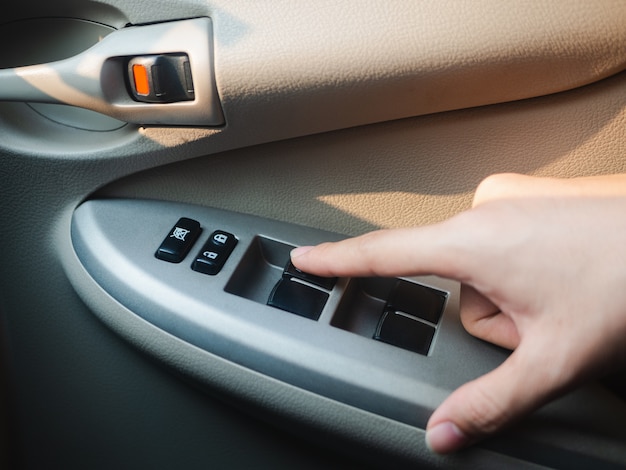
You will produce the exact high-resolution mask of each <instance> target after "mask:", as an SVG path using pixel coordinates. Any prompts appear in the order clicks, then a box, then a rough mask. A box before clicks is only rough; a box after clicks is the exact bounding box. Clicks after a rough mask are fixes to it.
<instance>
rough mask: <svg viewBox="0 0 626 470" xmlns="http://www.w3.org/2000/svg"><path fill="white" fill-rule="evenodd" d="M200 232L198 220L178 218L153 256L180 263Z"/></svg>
mask: <svg viewBox="0 0 626 470" xmlns="http://www.w3.org/2000/svg"><path fill="white" fill-rule="evenodd" d="M200 232H202V229H201V228H200V223H199V222H197V221H195V220H192V219H188V218H186V217H182V218H180V219H178V222H176V225H174V227H172V229H171V230H170V232H169V234H168V235H167V236H166V237H165V239H164V240H163V242H162V243H161V246H159V248H158V250H157V251H156V253H155V256H156V257H157V258H158V259H161V260H163V261H169V262H170V263H180V262H181V261H182V260H183V259H184V258H185V256H187V253H189V250H190V248H191V246H192V245H193V244H194V243H195V241H196V240H197V239H198V236H199V235H200Z"/></svg>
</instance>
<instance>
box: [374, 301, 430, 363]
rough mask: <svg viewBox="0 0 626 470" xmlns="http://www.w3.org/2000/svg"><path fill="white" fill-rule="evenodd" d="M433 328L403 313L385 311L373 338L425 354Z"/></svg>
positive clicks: (428, 347)
mask: <svg viewBox="0 0 626 470" xmlns="http://www.w3.org/2000/svg"><path fill="white" fill-rule="evenodd" d="M434 336H435V328H434V327H432V326H430V325H427V324H425V323H422V322H421V321H419V320H416V319H413V318H410V317H407V316H405V315H402V314H399V313H396V312H393V311H386V312H385V313H383V316H382V317H381V320H380V323H379V325H378V328H377V329H376V334H375V335H374V339H376V340H378V341H383V342H385V343H388V344H392V345H394V346H397V347H399V348H402V349H407V350H409V351H413V352H416V353H419V354H423V355H427V354H428V350H429V349H430V343H431V342H432V340H433V337H434Z"/></svg>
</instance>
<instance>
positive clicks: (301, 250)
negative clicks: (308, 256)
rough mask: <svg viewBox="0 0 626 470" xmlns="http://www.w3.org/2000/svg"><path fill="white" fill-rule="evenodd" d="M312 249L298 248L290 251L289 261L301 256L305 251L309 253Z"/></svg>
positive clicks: (309, 247)
mask: <svg viewBox="0 0 626 470" xmlns="http://www.w3.org/2000/svg"><path fill="white" fill-rule="evenodd" d="M312 249H313V247H312V246H299V247H298V248H294V249H293V250H291V259H293V258H297V257H298V256H302V255H303V254H305V253H306V252H307V251H311V250H312Z"/></svg>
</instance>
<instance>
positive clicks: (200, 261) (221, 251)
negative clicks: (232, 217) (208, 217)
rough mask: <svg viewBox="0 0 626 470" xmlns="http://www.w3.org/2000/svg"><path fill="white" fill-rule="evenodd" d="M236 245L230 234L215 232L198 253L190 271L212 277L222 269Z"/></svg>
mask: <svg viewBox="0 0 626 470" xmlns="http://www.w3.org/2000/svg"><path fill="white" fill-rule="evenodd" d="M236 245H237V238H236V237H235V236H234V235H233V234H232V233H228V232H224V231H222V230H216V231H215V232H213V233H212V234H211V236H210V237H209V239H208V240H207V242H206V243H205V244H204V246H203V247H202V249H201V250H200V251H199V252H198V255H197V256H196V259H195V260H194V262H193V264H192V265H191V269H193V270H194V271H198V272H200V273H204V274H210V275H211V276H214V275H215V274H217V273H219V272H220V270H221V269H222V268H223V267H224V263H226V260H227V259H228V257H229V256H230V254H231V253H232V251H233V249H234V248H235V246H236Z"/></svg>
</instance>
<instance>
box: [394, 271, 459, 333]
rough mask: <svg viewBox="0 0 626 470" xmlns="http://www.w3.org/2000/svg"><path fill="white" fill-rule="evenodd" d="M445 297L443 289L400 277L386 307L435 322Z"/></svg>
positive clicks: (437, 320) (441, 310)
mask: <svg viewBox="0 0 626 470" xmlns="http://www.w3.org/2000/svg"><path fill="white" fill-rule="evenodd" d="M446 297H447V294H446V293H445V292H443V291H439V290H436V289H433V288H431V287H426V286H423V285H421V284H415V283H413V282H408V281H404V280H401V279H400V280H399V281H398V283H397V284H396V285H395V287H394V288H393V291H392V292H391V295H390V296H389V300H388V302H387V307H386V309H388V310H395V311H399V312H404V313H408V314H409V315H413V316H415V317H418V318H421V319H422V320H426V321H429V322H431V323H434V324H437V323H438V322H439V318H440V317H441V313H442V312H443V307H444V304H445V303H446Z"/></svg>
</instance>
